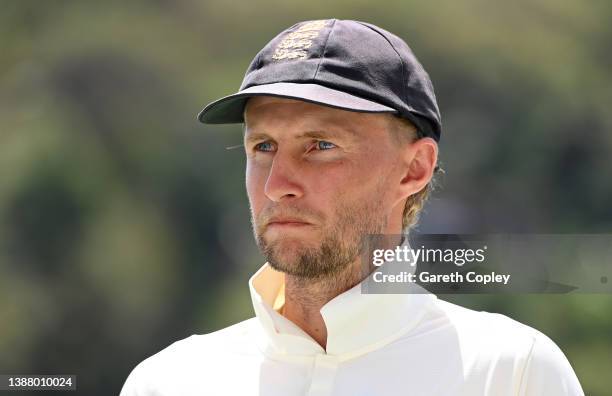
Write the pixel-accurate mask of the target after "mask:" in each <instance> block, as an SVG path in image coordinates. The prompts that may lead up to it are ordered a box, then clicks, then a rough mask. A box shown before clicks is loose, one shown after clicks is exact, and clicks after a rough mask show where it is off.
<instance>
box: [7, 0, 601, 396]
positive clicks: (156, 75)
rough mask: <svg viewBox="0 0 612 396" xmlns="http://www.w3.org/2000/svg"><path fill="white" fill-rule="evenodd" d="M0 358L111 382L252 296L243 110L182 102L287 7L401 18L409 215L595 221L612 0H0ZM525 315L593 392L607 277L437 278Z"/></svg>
mask: <svg viewBox="0 0 612 396" xmlns="http://www.w3.org/2000/svg"><path fill="white" fill-rule="evenodd" d="M2 6H3V7H2V8H3V11H2V13H0V373H7V374H8V373H76V374H77V375H78V387H79V389H80V392H79V394H88V395H108V394H117V393H118V391H119V389H120V387H121V385H122V384H123V381H124V380H125V378H126V376H127V375H128V373H129V371H130V370H131V369H132V368H133V367H134V365H135V364H137V363H138V362H139V361H141V360H142V359H144V358H145V357H147V356H150V355H151V354H153V353H155V352H157V351H159V350H160V349H162V348H163V347H165V346H167V345H168V344H169V343H171V342H172V341H175V340H178V339H180V338H184V337H186V336H188V335H190V334H191V333H205V332H208V331H212V330H216V329H218V328H221V327H223V326H226V325H229V324H231V323H233V322H235V321H238V320H241V319H245V318H247V317H249V316H251V315H252V312H251V306H250V298H249V295H248V290H247V287H246V282H247V279H248V277H249V276H250V274H251V273H252V272H253V271H254V270H256V269H257V268H258V267H259V266H260V265H261V264H262V259H261V257H260V256H259V255H258V252H257V250H256V247H255V244H254V242H253V238H252V235H251V230H250V224H249V211H248V205H247V200H246V196H245V191H244V187H243V185H244V159H243V154H242V153H241V152H240V150H231V151H226V150H225V147H226V146H230V145H235V144H239V143H240V142H241V135H240V126H239V125H234V126H216V127H211V126H204V125H200V124H198V123H197V122H196V120H195V115H196V113H197V112H198V111H199V110H200V108H201V107H202V106H203V105H204V104H206V103H208V102H209V101H211V100H213V99H216V98H218V97H221V96H223V95H227V94H230V93H233V92H235V90H236V89H237V88H238V87H239V85H240V82H241V79H242V76H243V74H244V71H245V70H246V67H247V66H248V64H249V62H250V61H251V59H252V57H253V56H254V55H255V54H256V53H257V51H259V49H260V48H261V47H262V46H263V45H264V44H265V43H266V42H268V40H270V39H271V38H272V37H273V36H275V35H276V34H277V33H278V32H280V31H281V30H282V29H284V28H286V27H288V26H290V25H292V24H294V23H295V22H297V21H300V20H307V19H319V18H330V17H335V18H342V19H358V20H364V21H368V22H371V23H374V24H377V25H379V26H381V27H383V28H385V29H387V30H389V31H392V32H394V33H395V34H397V35H399V36H400V37H402V38H404V39H405V40H406V41H407V42H408V43H409V44H410V45H411V47H412V48H413V50H414V51H415V53H416V54H417V56H418V57H419V59H420V60H421V62H422V63H423V64H424V66H425V68H426V69H427V70H428V72H429V74H430V75H431V77H432V80H433V82H434V85H435V87H436V94H437V97H438V101H439V104H440V107H441V111H442V116H443V123H444V132H443V136H442V142H441V159H442V165H443V167H444V168H445V169H446V174H445V177H444V179H443V180H442V186H443V187H442V189H440V190H439V191H438V192H437V193H436V194H435V196H434V198H433V199H432V200H431V201H430V203H429V204H428V206H427V208H426V212H425V214H424V215H423V218H422V224H421V226H420V230H421V231H422V232H462V231H463V232H548V233H555V232H560V233H589V232H602V233H605V232H610V229H611V226H612V209H611V207H610V204H612V183H611V180H612V167H611V166H610V164H609V156H610V153H612V134H611V133H610V131H611V130H612V112H611V111H610V103H612V50H611V49H610V42H612V27H611V25H610V23H609V21H610V20H612V3H610V2H603V1H591V2H575V1H570V2H559V1H553V0H538V1H515V2H501V1H495V2H491V1H485V0H478V1H477V0H471V1H465V2H453V1H448V0H447V1H443V2H416V1H406V0H402V1H399V0H389V1H386V2H385V3H375V2H372V1H363V0H357V1H351V2H349V1H346V0H341V1H337V2H320V1H312V2H301V3H298V2H280V1H274V0H263V1H258V2H239V3H231V2H222V1H220V0H210V1H181V2H175V1H167V0H166V1H162V0H158V1H148V2H145V1H131V2H119V1H108V2H85V1H83V2H76V1H60V0H57V1H53V2H41V1H3V2H2ZM448 298H449V299H451V300H453V301H456V302H459V303H461V304H463V305H466V306H469V307H471V308H474V309H483V310H489V311H497V312H501V313H504V314H507V315H509V316H511V317H513V318H515V319H517V320H519V321H521V322H524V323H526V324H529V325H531V326H533V327H535V328H538V329H540V330H542V331H543V332H544V333H546V334H548V335H549V336H550V337H551V338H552V339H553V340H555V341H556V342H557V343H558V344H559V345H560V346H561V348H562V349H563V350H564V352H565V353H566V354H567V356H568V358H569V359H570V361H571V362H572V364H573V367H574V368H575V370H576V372H577V374H578V376H579V378H580V380H581V382H582V384H583V387H584V389H585V391H586V393H587V394H588V395H611V394H612V391H610V387H611V385H612V384H611V383H610V378H609V374H610V372H612V359H611V358H610V356H611V355H612V339H611V334H612V315H611V313H612V298H611V296H610V295H563V296H551V295H549V296H543V295H521V296H458V297H448Z"/></svg>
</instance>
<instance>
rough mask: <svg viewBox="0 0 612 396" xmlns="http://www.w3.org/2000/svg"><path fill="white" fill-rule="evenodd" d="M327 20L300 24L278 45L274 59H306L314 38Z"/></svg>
mask: <svg viewBox="0 0 612 396" xmlns="http://www.w3.org/2000/svg"><path fill="white" fill-rule="evenodd" d="M326 23H327V20H319V21H311V22H307V23H305V24H303V25H302V26H300V27H299V28H298V29H297V30H296V31H295V32H291V33H288V34H287V35H285V37H284V38H283V39H282V40H281V42H280V43H279V44H278V45H277V46H276V49H275V51H274V55H272V59H274V60H281V59H304V58H306V55H307V54H308V52H307V50H308V48H310V46H311V45H312V40H313V39H314V38H316V37H317V36H318V35H319V31H320V30H321V29H322V28H323V27H325V24H326Z"/></svg>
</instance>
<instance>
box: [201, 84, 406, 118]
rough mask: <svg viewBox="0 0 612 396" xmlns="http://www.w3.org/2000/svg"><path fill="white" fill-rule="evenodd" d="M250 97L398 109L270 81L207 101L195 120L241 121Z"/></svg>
mask: <svg viewBox="0 0 612 396" xmlns="http://www.w3.org/2000/svg"><path fill="white" fill-rule="evenodd" d="M253 96H276V97H279V98H287V99H297V100H303V101H306V102H311V103H315V104H320V105H323V106H329V107H335V108H338V109H342V110H349V111H357V112H363V113H397V112H398V111H397V110H395V109H393V108H391V107H388V106H385V105H382V104H380V103H376V102H372V101H370V100H367V99H363V98H360V97H358V96H354V95H351V94H348V93H346V92H342V91H337V90H335V89H331V88H328V87H324V86H322V85H318V84H298V83H288V82H281V83H274V84H265V85H257V86H253V87H249V88H247V89H244V90H242V91H240V92H238V93H235V94H233V95H229V96H226V97H224V98H221V99H218V100H216V101H214V102H212V103H210V104H208V105H207V106H206V107H205V108H204V109H203V110H202V111H201V112H200V114H198V120H200V121H201V122H203V123H205V124H235V123H242V122H244V118H243V112H244V106H245V104H246V101H247V100H248V99H249V98H250V97H253Z"/></svg>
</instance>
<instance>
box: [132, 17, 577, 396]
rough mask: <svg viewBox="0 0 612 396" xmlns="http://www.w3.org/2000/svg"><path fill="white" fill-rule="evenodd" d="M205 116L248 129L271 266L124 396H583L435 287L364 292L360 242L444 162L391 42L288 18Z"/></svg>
mask: <svg viewBox="0 0 612 396" xmlns="http://www.w3.org/2000/svg"><path fill="white" fill-rule="evenodd" d="M199 119H200V120H201V121H202V122H205V123H240V122H244V123H245V135H244V148H245V152H246V157H247V168H246V187H247V194H248V198H249V203H250V207H251V214H252V223H253V231H254V234H255V237H256V240H257V244H258V246H259V248H260V250H261V252H262V253H263V255H264V256H265V258H266V259H267V263H266V264H264V266H263V267H262V268H261V269H260V270H259V271H258V272H257V273H256V274H255V275H253V277H252V278H251V279H250V281H249V287H250V291H251V297H252V302H253V306H254V309H255V314H256V316H255V317H254V318H251V319H249V320H246V321H244V322H241V323H238V324H236V325H234V326H231V327H229V328H226V329H223V330H220V331H217V332H214V333H211V334H206V335H193V336H191V337H189V338H187V339H184V340H181V341H178V342H176V343H174V344H172V345H171V346H169V347H168V348H166V349H164V350H163V351H161V352H159V353H157V354H156V355H154V356H152V357H150V358H148V359H146V360H145V361H143V362H142V363H141V364H139V365H138V366H137V367H136V368H135V369H134V370H133V371H132V373H131V374H130V376H129V377H128V379H127V381H126V383H125V385H124V387H123V390H122V393H121V394H122V395H123V396H135V395H283V396H286V395H351V396H353V395H495V396H500V395H581V394H583V392H582V390H581V388H580V384H579V382H578V379H577V378H576V375H575V374H574V372H573V370H572V368H571V366H570V364H569V362H568V361H567V359H566V358H565V356H564V355H563V353H562V352H561V351H560V350H559V348H558V347H557V346H556V345H555V344H554V342H553V341H551V340H550V339H549V338H548V337H546V336H545V335H543V334H542V333H540V332H538V331H537V330H535V329H532V328H530V327H528V326H525V325H522V324H520V323H518V322H516V321H513V320H512V319H509V318H507V317H505V316H502V315H498V314H490V313H486V312H476V311H472V310H469V309H466V308H462V307H459V306H457V305H453V304H450V303H447V302H444V301H442V300H439V299H437V297H436V296H435V295H433V294H430V293H407V294H362V293H361V288H360V285H361V283H362V282H363V281H364V277H367V276H368V272H367V271H366V273H365V274H364V273H362V264H361V257H360V256H361V254H362V253H363V251H364V249H365V243H364V241H366V240H367V238H366V237H367V236H368V235H375V234H385V235H401V234H403V233H405V232H407V231H408V230H409V228H410V227H411V226H412V225H413V224H414V223H415V222H416V217H417V215H418V212H419V210H420V208H421V206H422V204H423V202H424V200H425V198H426V196H427V193H428V191H429V189H430V185H431V181H432V177H433V175H434V172H435V170H436V168H437V167H436V164H437V157H438V147H437V143H438V141H439V139H440V132H441V123H440V115H439V111H438V107H437V104H436V99H435V96H434V92H433V87H432V85H431V82H430V80H429V77H428V75H427V73H426V72H425V71H424V70H423V68H422V66H421V65H420V64H419V62H418V61H417V59H416V58H415V57H414V55H413V54H412V52H411V50H410V49H409V47H408V46H407V44H406V43H405V42H403V41H402V40H401V39H400V38H398V37H397V36H395V35H393V34H391V33H389V32H387V31H385V30H383V29H381V28H379V27H377V26H374V25H371V24H367V23H363V22H358V21H350V20H336V19H330V20H318V21H306V22H300V23H297V24H295V25H293V26H292V27H290V28H289V29H287V30H285V31H284V32H282V33H281V34H280V35H278V36H277V37H276V38H274V39H273V40H272V41H271V42H270V43H268V45H266V47H264V48H263V49H262V50H261V51H260V52H259V53H258V54H257V56H256V57H255V59H254V60H253V62H252V63H251V65H250V66H249V69H248V71H247V73H246V75H245V78H244V81H243V83H242V86H241V87H240V91H239V92H238V93H237V94H234V95H230V96H228V97H225V98H222V99H219V100H217V101H215V102H213V103H211V104H210V105H208V106H207V107H205V108H204V110H203V111H202V112H201V113H200V115H199ZM396 242H397V243H402V242H401V241H400V240H399V239H397V240H396ZM403 243H404V244H406V243H407V242H406V241H404V242H403Z"/></svg>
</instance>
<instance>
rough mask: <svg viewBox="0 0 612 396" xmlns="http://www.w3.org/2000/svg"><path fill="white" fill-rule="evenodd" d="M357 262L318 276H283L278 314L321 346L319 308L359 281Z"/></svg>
mask: <svg viewBox="0 0 612 396" xmlns="http://www.w3.org/2000/svg"><path fill="white" fill-rule="evenodd" d="M363 278H364V277H363V274H362V272H361V263H360V260H359V259H357V260H356V261H354V262H353V263H351V264H350V265H348V266H347V267H346V268H345V269H343V270H342V271H341V272H340V273H334V274H333V275H330V276H329V277H325V278H322V279H305V278H302V277H296V276H291V275H287V274H286V275H285V305H284V306H283V308H282V315H283V316H285V317H286V318H287V319H289V320H291V321H292V322H293V323H295V324H296V325H298V326H299V327H300V328H301V329H302V330H304V331H305V332H306V333H307V334H308V335H310V336H311V337H312V338H313V339H314V340H315V341H316V342H317V343H318V344H319V345H321V346H322V347H323V348H324V349H325V348H326V345H327V328H326V326H325V321H324V320H323V316H322V315H321V308H322V307H323V306H324V305H325V304H327V303H328V302H329V301H331V300H332V299H334V298H335V297H336V296H338V295H340V294H342V293H344V292H345V291H347V290H349V289H351V288H352V287H354V286H355V285H357V284H358V283H359V282H361V281H362V280H363Z"/></svg>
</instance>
